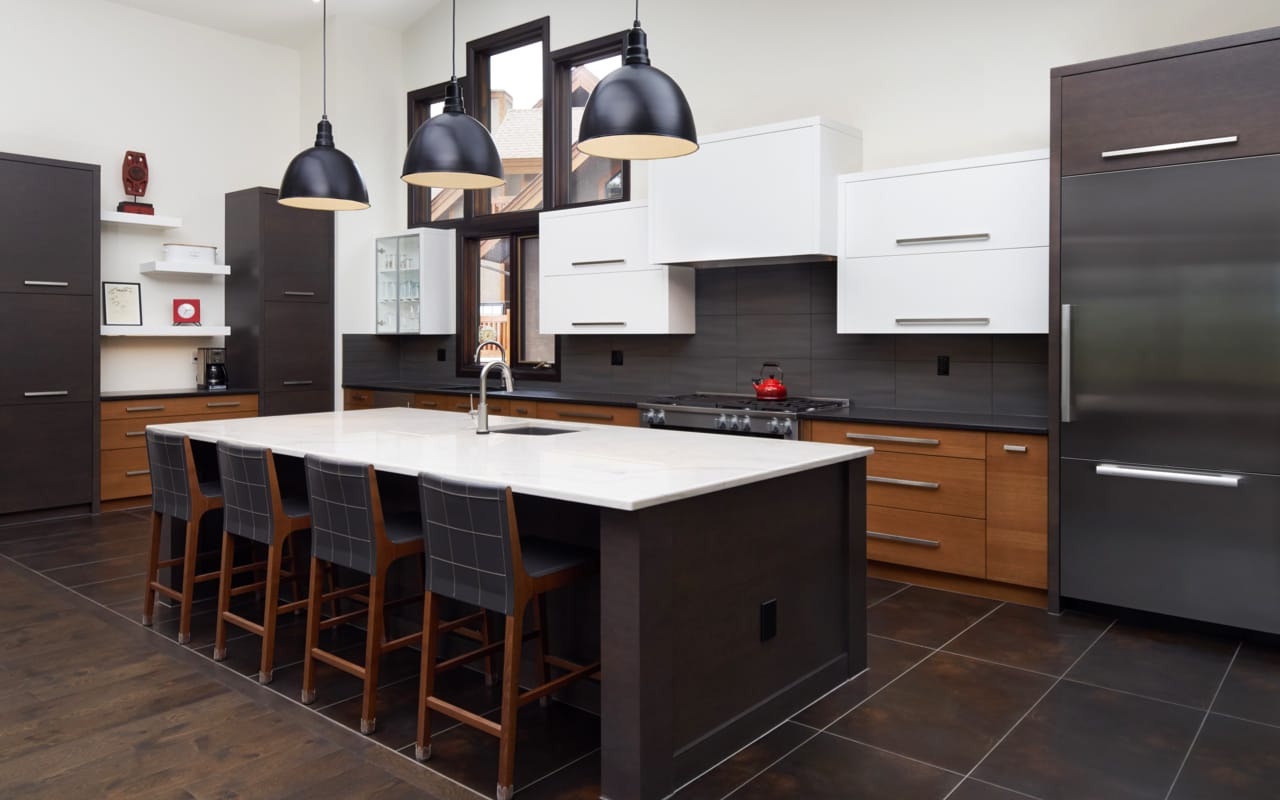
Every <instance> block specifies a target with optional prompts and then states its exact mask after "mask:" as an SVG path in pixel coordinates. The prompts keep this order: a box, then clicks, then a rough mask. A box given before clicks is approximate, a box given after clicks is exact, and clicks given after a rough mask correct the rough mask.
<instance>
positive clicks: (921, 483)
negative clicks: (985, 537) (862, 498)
mask: <svg viewBox="0 0 1280 800" xmlns="http://www.w3.org/2000/svg"><path fill="white" fill-rule="evenodd" d="M867 502H868V503H870V504H872V505H877V506H890V507H892V508H907V509H912V510H915V511H929V512H932V513H935V514H952V515H954V516H959V517H973V518H977V519H981V518H982V517H984V516H986V474H985V470H984V465H983V463H982V462H981V461H979V460H977V459H973V458H945V457H940V456H921V455H914V454H908V453H891V452H883V453H875V454H874V455H872V456H871V457H870V458H869V459H867Z"/></svg>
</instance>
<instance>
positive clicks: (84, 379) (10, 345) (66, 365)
mask: <svg viewBox="0 0 1280 800" xmlns="http://www.w3.org/2000/svg"><path fill="white" fill-rule="evenodd" d="M96 311H97V309H96V307H95V305H94V298H93V297H88V296H74V295H73V296H61V297H59V296H55V295H29V294H16V293H15V294H0V404H2V405H14V404H30V403H68V402H81V403H83V402H87V401H89V400H92V399H93V398H94V397H95V395H96V393H97V388H98V387H97V384H96V382H95V381H94V373H95V365H94V362H95V358H94V350H93V340H94V339H95V338H96V335H97V329H96V321H97V318H98V315H97V313H96Z"/></svg>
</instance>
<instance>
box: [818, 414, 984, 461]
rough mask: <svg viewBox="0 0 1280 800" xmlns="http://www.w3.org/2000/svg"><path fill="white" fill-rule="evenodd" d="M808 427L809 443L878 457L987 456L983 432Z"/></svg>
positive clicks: (824, 423)
mask: <svg viewBox="0 0 1280 800" xmlns="http://www.w3.org/2000/svg"><path fill="white" fill-rule="evenodd" d="M811 425H812V427H811V428H810V434H809V436H810V439H811V440H812V441H815V442H829V443H831V444H856V445H863V446H866V447H874V448H875V449H876V452H877V453H881V452H889V453H919V454H923V455H931V456H954V457H956V458H986V456H987V434H985V433H983V432H982V431H956V430H950V429H948V428H917V427H913V426H907V425H873V424H871V423H866V422H827V421H823V420H814V421H813V422H812V423H811Z"/></svg>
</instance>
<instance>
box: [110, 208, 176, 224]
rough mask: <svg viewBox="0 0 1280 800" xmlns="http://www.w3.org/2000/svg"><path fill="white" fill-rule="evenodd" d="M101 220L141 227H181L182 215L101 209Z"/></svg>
mask: <svg viewBox="0 0 1280 800" xmlns="http://www.w3.org/2000/svg"><path fill="white" fill-rule="evenodd" d="M102 221H103V222H111V223H114V224H116V225H137V226H139V227H142V228H181V227H182V217H157V216H153V215H151V214H125V213H122V212H120V211H103V212H102Z"/></svg>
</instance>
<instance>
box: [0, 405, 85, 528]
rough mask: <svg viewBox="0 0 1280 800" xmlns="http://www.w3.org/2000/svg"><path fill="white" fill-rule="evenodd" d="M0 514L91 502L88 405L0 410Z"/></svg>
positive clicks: (19, 407)
mask: <svg viewBox="0 0 1280 800" xmlns="http://www.w3.org/2000/svg"><path fill="white" fill-rule="evenodd" d="M0 441H3V442H4V459H3V460H0V514H8V513H11V512H15V511H31V510H34V509H38V508H57V507H60V506H70V505H79V504H81V503H89V502H91V501H92V500H93V409H92V407H91V404H90V403H48V404H42V405H29V406H3V407H0Z"/></svg>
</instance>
